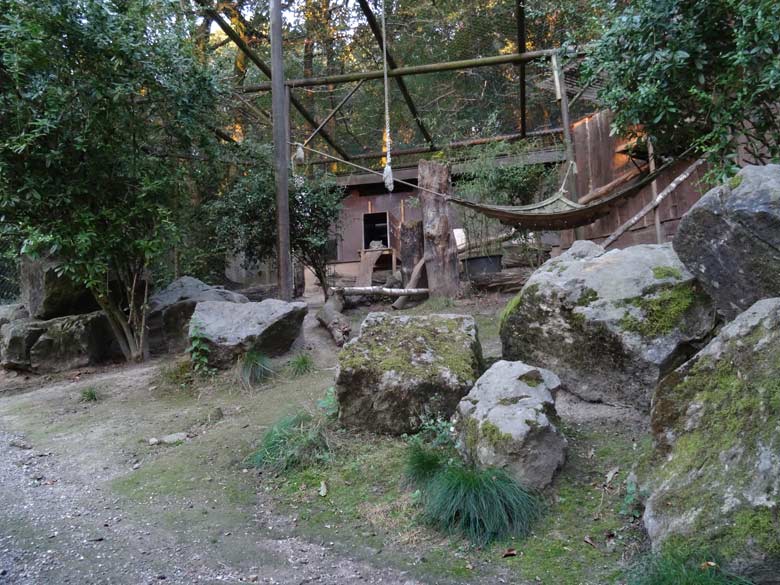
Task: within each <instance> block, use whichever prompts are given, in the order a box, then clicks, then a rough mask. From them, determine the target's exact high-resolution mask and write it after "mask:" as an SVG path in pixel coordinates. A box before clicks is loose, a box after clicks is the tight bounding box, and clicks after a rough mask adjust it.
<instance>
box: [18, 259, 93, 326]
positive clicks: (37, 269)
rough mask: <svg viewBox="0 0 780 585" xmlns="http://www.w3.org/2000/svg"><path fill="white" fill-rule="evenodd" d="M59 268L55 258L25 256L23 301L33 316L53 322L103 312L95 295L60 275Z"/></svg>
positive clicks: (22, 282)
mask: <svg viewBox="0 0 780 585" xmlns="http://www.w3.org/2000/svg"><path fill="white" fill-rule="evenodd" d="M58 266H59V262H58V261H57V260H56V259H53V258H48V257H45V258H31V257H29V256H22V258H21V262H20V270H19V278H20V283H21V296H22V299H21V300H22V304H23V305H24V306H25V307H26V308H27V311H28V312H29V314H30V317H33V318H35V319H53V318H54V317H64V316H67V315H81V314H84V313H90V312H92V311H96V310H97V309H99V308H100V307H99V306H98V304H97V301H95V298H94V297H93V296H92V293H90V292H89V291H88V290H87V289H86V288H84V287H83V286H80V285H78V284H76V283H74V282H73V281H72V280H71V279H70V278H68V277H67V276H61V275H58V274H57V268H58Z"/></svg>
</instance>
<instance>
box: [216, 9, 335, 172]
mask: <svg viewBox="0 0 780 585" xmlns="http://www.w3.org/2000/svg"><path fill="white" fill-rule="evenodd" d="M204 12H205V13H206V14H207V15H208V16H209V17H210V18H211V19H212V20H213V21H214V22H216V23H217V25H218V26H219V28H221V29H222V31H223V32H224V33H225V34H226V35H227V36H228V37H229V38H230V40H231V41H233V43H234V44H235V45H236V47H238V49H239V50H240V51H241V52H242V53H244V54H245V55H246V56H247V58H248V59H249V60H250V61H252V63H254V64H255V65H256V66H257V68H258V69H260V71H262V72H263V73H264V74H265V75H266V77H268V79H270V80H271V81H270V82H268V84H267V85H268V88H267V91H270V90H271V86H272V84H273V74H272V71H271V68H270V67H269V66H268V65H267V64H266V63H265V61H263V60H262V59H261V58H260V57H259V56H258V55H257V53H255V52H254V51H253V50H252V49H251V48H250V47H249V45H247V44H246V43H245V42H244V39H242V38H241V36H240V35H239V34H238V33H237V32H236V31H234V30H233V27H231V26H230V25H229V24H228V23H227V22H226V21H225V19H224V18H222V16H220V14H219V13H218V12H217V11H216V10H214V9H213V8H206V9H205V10H204ZM244 93H251V92H247V90H246V88H244ZM290 103H291V104H292V105H293V106H294V107H295V109H296V110H298V112H299V113H300V114H301V116H303V118H304V120H306V122H308V123H309V125H310V126H311V127H312V128H317V127H318V126H319V124H318V122H317V120H315V119H314V116H312V115H311V113H310V112H309V111H308V110H307V109H306V107H305V106H304V105H303V104H302V103H301V102H300V101H299V100H298V99H297V98H296V97H295V96H290ZM319 134H320V136H322V138H323V140H325V142H327V143H328V144H329V145H330V146H331V147H332V148H333V149H334V150H335V151H336V152H338V153H339V156H341V158H343V159H344V160H349V155H348V154H347V152H346V151H344V149H342V148H341V147H340V146H339V145H338V144H336V141H335V140H333V138H332V137H331V136H330V134H328V133H327V132H326V131H325V130H324V129H322V130H320V132H319Z"/></svg>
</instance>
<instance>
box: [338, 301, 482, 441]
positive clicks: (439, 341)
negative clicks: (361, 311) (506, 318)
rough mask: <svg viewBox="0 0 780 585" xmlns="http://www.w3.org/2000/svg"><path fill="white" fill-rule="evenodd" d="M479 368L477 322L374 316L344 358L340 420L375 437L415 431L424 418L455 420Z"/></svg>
mask: <svg viewBox="0 0 780 585" xmlns="http://www.w3.org/2000/svg"><path fill="white" fill-rule="evenodd" d="M481 365H482V349H481V346H480V344H479V338H478V336H477V326H476V323H475V321H474V318H473V317H470V316H467V315H428V316H419V317H418V316H408V315H403V316H396V315H389V314H388V313H369V315H368V316H367V317H366V318H365V320H364V321H363V324H362V325H361V327H360V335H359V336H358V337H356V338H354V339H352V340H351V341H349V342H347V344H346V345H345V346H344V348H343V349H342V350H341V353H340V354H339V373H338V376H337V379H336V396H337V398H338V402H339V420H340V421H341V423H342V424H343V425H344V426H346V427H350V428H353V429H361V430H367V431H373V432H377V433H385V434H393V435H400V434H403V433H409V432H414V431H416V430H418V429H419V427H420V424H421V417H425V416H440V417H444V418H449V417H451V416H452V414H453V413H454V412H455V408H456V407H457V405H458V402H459V401H460V399H461V398H462V397H463V396H465V395H466V394H467V393H468V391H469V390H470V389H471V387H472V386H473V385H474V382H475V381H476V380H477V378H478V377H479V374H480V369H481Z"/></svg>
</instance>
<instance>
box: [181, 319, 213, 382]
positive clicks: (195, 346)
mask: <svg viewBox="0 0 780 585" xmlns="http://www.w3.org/2000/svg"><path fill="white" fill-rule="evenodd" d="M187 353H188V354H190V361H191V362H192V371H193V372H195V373H196V374H198V375H201V376H209V375H212V374H214V369H213V368H212V367H210V366H209V353H211V348H210V347H209V345H208V343H207V340H206V336H205V335H204V333H203V326H202V325H201V324H200V323H198V322H193V323H192V330H191V331H190V346H189V347H188V348H187Z"/></svg>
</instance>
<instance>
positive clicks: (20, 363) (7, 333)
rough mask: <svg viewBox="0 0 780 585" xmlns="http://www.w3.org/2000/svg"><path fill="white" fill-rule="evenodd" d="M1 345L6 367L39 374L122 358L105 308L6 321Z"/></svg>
mask: <svg viewBox="0 0 780 585" xmlns="http://www.w3.org/2000/svg"><path fill="white" fill-rule="evenodd" d="M0 348H2V349H0V354H1V355H2V359H1V360H0V365H2V366H3V367H4V368H6V369H15V370H26V371H31V372H35V373H51V372H62V371H66V370H71V369H75V368H81V367H85V366H90V365H96V364H99V363H103V362H105V361H108V360H111V359H115V358H121V352H120V351H119V347H118V344H117V343H116V341H115V340H114V336H113V333H112V332H111V328H110V326H109V323H108V319H107V318H106V316H105V314H104V313H103V312H102V311H95V312H93V313H88V314H86V315H71V316H69V317H58V318H56V319H50V320H48V321H39V320H35V319H18V320H16V321H12V322H10V323H6V324H5V325H3V326H2V328H0Z"/></svg>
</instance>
